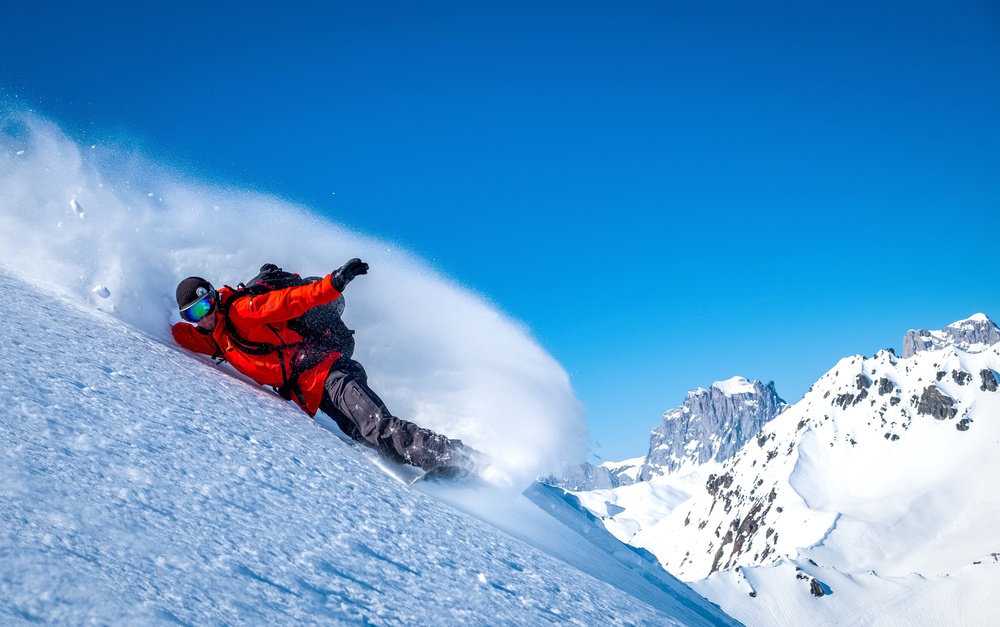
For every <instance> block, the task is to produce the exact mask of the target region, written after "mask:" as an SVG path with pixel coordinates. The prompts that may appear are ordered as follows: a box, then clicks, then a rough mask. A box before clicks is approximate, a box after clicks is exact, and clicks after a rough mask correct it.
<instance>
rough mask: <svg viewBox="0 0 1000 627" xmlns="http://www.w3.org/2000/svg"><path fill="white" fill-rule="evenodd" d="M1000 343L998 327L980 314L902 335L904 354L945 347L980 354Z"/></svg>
mask: <svg viewBox="0 0 1000 627" xmlns="http://www.w3.org/2000/svg"><path fill="white" fill-rule="evenodd" d="M997 342H1000V328H997V325H996V323H994V322H993V321H992V320H990V319H989V318H987V317H986V316H985V315H983V314H976V315H974V316H972V317H970V318H967V319H965V320H959V321H958V322H955V323H952V324H949V325H948V326H946V327H945V328H943V329H941V330H940V331H927V330H926V329H917V330H911V331H909V332H908V333H907V334H906V337H904V338H903V357H904V358H906V357H912V356H913V355H916V354H917V353H919V352H920V351H926V350H940V349H942V348H945V347H947V346H954V347H955V348H957V349H959V350H961V351H964V352H966V353H981V352H982V351H984V350H986V349H987V348H989V347H990V346H993V345H994V344H996V343H997Z"/></svg>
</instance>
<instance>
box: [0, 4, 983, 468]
mask: <svg viewBox="0 0 1000 627" xmlns="http://www.w3.org/2000/svg"><path fill="white" fill-rule="evenodd" d="M205 5H211V6H205ZM3 13H4V17H3V20H2V23H0V90H2V92H3V97H4V99H5V100H7V101H13V102H16V103H19V104H20V105H21V106H30V107H32V108H35V109H37V110H38V111H39V112H41V113H42V114H43V115H46V116H49V117H51V118H53V119H55V120H56V121H58V122H59V123H60V124H62V125H63V127H64V128H65V129H66V130H67V131H68V132H70V133H71V134H73V135H75V136H76V137H79V138H80V139H81V140H82V141H94V142H97V141H115V142H123V143H129V144H134V145H135V146H136V147H137V148H138V149H141V150H142V151H143V152H145V153H147V154H149V155H151V156H154V157H155V158H158V159H159V160H161V161H164V162H167V163H169V164H171V165H173V166H175V167H177V168H179V169H181V170H184V171H186V172H190V173H192V174H194V175H195V176H198V177H200V178H205V179H208V180H213V181H220V182H225V183H233V184H237V185H240V186H244V187H251V188H256V189H260V190H263V191H267V192H271V193H275V194H278V195H280V196H283V197H286V198H289V199H291V200H294V201H297V202H301V203H302V204H304V205H306V206H308V207H310V208H312V209H313V210H314V211H316V212H318V213H321V214H323V215H327V216H329V217H330V218H332V219H333V220H335V221H338V222H341V223H344V224H346V225H348V226H350V227H352V228H354V229H356V230H360V231H363V232H366V233H370V234H373V235H376V236H380V237H383V238H386V239H389V240H393V241H395V242H398V243H399V244H401V245H403V246H405V247H407V248H409V249H411V250H413V251H414V252H416V253H417V254H419V255H421V256H422V257H424V258H426V259H428V260H430V261H431V262H432V263H433V264H434V265H435V266H436V267H437V268H439V269H440V270H441V271H443V272H444V273H446V274H448V275H451V276H453V277H455V278H456V279H457V280H458V281H460V282H461V283H463V284H465V285H467V286H469V287H470V288H472V289H474V290H476V291H477V292H479V293H481V294H483V295H485V296H486V297H488V298H489V299H491V300H492V301H494V302H495V303H496V304H497V305H498V306H499V307H501V308H502V309H504V310H505V311H507V312H508V313H510V314H511V315H512V316H513V317H515V318H517V319H519V320H522V321H523V322H524V323H525V324H526V325H527V326H528V327H529V328H530V329H531V331H532V333H533V334H534V335H535V336H536V337H537V338H538V340H539V341H540V342H541V343H542V344H543V345H544V346H545V347H546V348H547V349H548V350H549V351H550V352H551V353H552V354H553V355H554V356H555V357H556V358H557V359H559V360H560V362H561V363H562V364H563V365H564V366H565V368H566V370H567V371H568V372H569V373H570V375H571V377H572V380H573V383H574V387H575V389H576V392H577V395H578V397H579V398H580V399H581V400H582V401H583V402H584V403H585V405H586V407H587V413H588V419H589V424H590V431H591V438H592V439H593V440H594V441H595V446H594V452H595V453H596V454H597V455H599V456H601V457H603V458H606V459H620V458H625V457H632V456H638V455H641V454H643V453H645V451H646V447H647V444H648V431H649V430H650V429H652V428H653V427H654V426H655V425H656V424H657V423H658V421H659V418H660V414H661V413H662V412H663V411H665V410H667V409H669V408H672V407H676V406H678V405H679V404H680V403H681V402H682V401H683V398H684V394H685V392H686V391H687V390H689V389H691V388H694V387H698V386H702V387H705V386H708V385H709V384H711V383H712V382H713V381H715V380H720V379H726V378H729V377H731V376H734V375H742V376H746V377H749V378H760V379H763V380H765V381H766V380H774V381H775V382H776V385H777V389H778V392H779V393H780V394H781V395H782V396H783V397H784V398H785V399H786V400H789V401H795V400H798V398H799V397H801V395H802V394H803V393H804V392H805V391H806V389H807V388H808V387H809V385H810V384H811V383H812V382H814V381H815V380H816V379H818V378H819V377H820V376H821V375H822V374H823V373H824V372H825V371H826V370H827V369H828V368H830V367H832V366H833V364H834V363H836V361H837V360H838V359H839V358H841V357H843V356H846V355H849V354H854V353H861V354H866V355H870V354H873V353H874V352H875V351H876V350H878V349H881V348H886V347H889V346H893V347H896V349H897V352H898V350H899V348H900V345H901V340H902V336H903V334H905V332H906V331H907V330H908V329H910V328H917V327H923V328H940V327H941V326H944V325H946V324H948V323H950V322H953V321H955V320H958V319H961V318H964V317H966V316H968V315H971V314H973V313H976V312H980V311H981V312H983V313H986V314H988V315H990V316H991V317H993V318H994V319H997V318H1000V285H998V281H997V268H998V263H997V255H998V253H997V246H996V243H997V240H998V226H1000V218H998V217H997V216H998V210H1000V115H998V112H1000V8H998V7H997V5H996V4H995V3H992V2H989V1H988V0H959V1H956V2H952V3H948V4H947V5H942V4H940V3H931V2H874V3H872V2H854V1H848V2H841V3H835V6H834V4H833V3H803V2H792V1H788V2H761V3H753V4H752V5H749V4H748V3H745V2H684V3H673V2H630V3H622V2H616V3H611V2H603V3H602V2H545V3H539V2H504V3H493V5H491V4H488V3H470V2H454V3H443V2H430V3H409V2H364V3H343V2H324V3H307V2H291V3H261V2H240V3H235V2H231V3H230V2H215V3H186V2H178V3H170V6H169V8H168V7H167V6H161V7H151V6H144V5H142V6H140V4H139V3H101V2H95V3H87V4H86V5H84V4H82V3H57V2H45V1H40V2H30V3H28V2H21V3H14V5H13V6H6V7H5V8H4V11H3ZM343 256H344V257H345V258H346V257H349V256H351V253H350V251H344V254H343ZM597 443H600V446H599V447H598V446H597Z"/></svg>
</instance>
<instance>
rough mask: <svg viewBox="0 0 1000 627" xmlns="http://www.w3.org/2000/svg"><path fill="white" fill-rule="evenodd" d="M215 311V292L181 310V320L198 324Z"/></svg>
mask: <svg viewBox="0 0 1000 627" xmlns="http://www.w3.org/2000/svg"><path fill="white" fill-rule="evenodd" d="M213 311H215V292H211V293H210V294H207V295H205V296H204V297H202V298H200V299H198V300H196V301H194V302H193V303H191V304H190V305H188V306H187V307H185V308H184V309H181V318H184V319H185V320H187V321H188V322H193V323H195V324H197V323H198V321H199V320H201V319H202V318H204V317H205V316H207V315H208V314H210V313H212V312H213Z"/></svg>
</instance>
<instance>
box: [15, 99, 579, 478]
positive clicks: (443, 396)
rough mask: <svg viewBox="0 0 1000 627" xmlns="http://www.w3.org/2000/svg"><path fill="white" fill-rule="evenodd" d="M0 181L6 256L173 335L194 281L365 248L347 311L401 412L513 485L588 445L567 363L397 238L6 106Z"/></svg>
mask: <svg viewBox="0 0 1000 627" xmlns="http://www.w3.org/2000/svg"><path fill="white" fill-rule="evenodd" d="M18 153H22V154H20V155H19V154H18ZM0 190H2V193H0V264H2V265H4V266H6V267H8V268H12V269H17V270H20V271H22V272H25V273H26V274H28V275H30V276H32V277H35V278H36V279H39V280H41V281H44V282H46V283H47V284H48V286H49V287H50V288H51V289H56V290H58V291H59V292H60V293H62V294H64V295H66V296H67V297H69V298H72V299H73V300H75V301H76V302H79V303H85V304H88V305H90V306H92V307H95V308H97V309H99V310H100V311H104V312H107V313H110V314H111V315H113V316H114V317H116V318H118V319H120V320H122V321H123V322H126V323H128V324H129V325H131V326H132V327H134V328H136V329H139V330H141V331H143V332H145V333H146V334H148V335H150V336H151V337H154V338H158V339H162V340H164V341H168V340H169V338H170V335H169V323H170V322H172V321H174V322H176V321H177V320H179V318H178V317H177V313H176V309H177V307H176V303H175V302H174V289H175V287H176V285H177V283H178V282H179V281H180V280H181V279H182V278H184V277H186V276H189V275H197V276H202V277H205V278H208V279H209V280H211V281H213V282H214V283H216V284H224V283H225V284H229V285H236V284H237V283H239V282H241V281H247V280H248V279H250V278H251V277H253V276H254V275H256V274H257V271H258V269H259V268H260V266H261V265H262V264H264V263H267V262H274V263H277V264H278V265H280V266H282V267H283V268H285V269H287V270H292V271H295V272H299V273H301V274H303V275H304V276H308V275H325V274H327V273H329V272H330V271H332V270H334V269H336V268H338V267H340V266H341V265H342V264H343V263H344V262H345V261H346V260H347V259H349V258H351V257H361V258H363V259H364V260H365V261H367V262H368V263H369V264H370V265H371V271H370V272H369V274H368V275H366V276H364V277H361V278H359V279H357V280H356V281H354V282H353V283H351V285H350V287H349V288H348V289H347V291H346V292H347V293H346V294H345V298H346V301H347V310H346V313H345V314H344V319H345V321H346V322H347V324H348V326H350V327H352V328H354V329H356V331H357V335H356V336H355V337H356V338H357V353H356V358H357V359H358V360H359V361H360V362H361V363H363V364H364V366H365V368H366V370H367V371H368V374H369V377H370V380H371V383H372V387H373V388H374V389H375V390H376V392H378V394H379V395H380V396H381V397H382V398H383V400H385V402H386V404H387V405H388V407H389V408H390V409H391V410H392V411H393V413H395V414H396V415H398V416H400V417H402V418H405V419H408V420H412V421H414V422H417V423H418V424H420V425H421V426H425V427H428V428H431V429H434V430H435V431H438V432H441V433H444V434H447V435H449V436H451V437H457V438H461V439H462V440H464V441H466V442H468V443H469V444H471V445H473V446H475V447H477V448H479V449H481V450H484V451H485V452H486V453H489V454H490V455H492V456H493V457H494V458H495V459H497V460H499V461H500V463H501V464H502V465H503V468H501V469H500V470H501V471H502V474H504V475H506V477H507V480H508V481H509V482H510V483H511V484H512V485H515V484H516V485H520V486H521V487H524V486H526V485H528V484H529V483H530V482H531V481H532V480H533V479H534V478H535V477H538V476H543V475H547V474H556V473H558V472H560V471H561V469H562V468H563V466H564V465H565V464H568V463H577V462H579V461H581V460H582V459H583V458H584V456H585V453H586V446H587V428H586V420H585V417H584V413H583V409H582V406H581V405H580V403H579V402H578V401H577V400H576V398H575V397H574V395H573V390H572V387H571V385H570V381H569V376H568V375H567V374H566V372H565V370H564V369H563V368H562V366H561V365H560V364H559V363H558V362H556V360H555V359H553V358H552V357H551V356H550V355H549V354H548V353H547V352H546V351H545V350H544V349H542V348H541V347H540V346H539V345H538V343H537V342H536V341H535V340H534V339H533V338H532V337H531V336H530V334H529V333H528V332H527V330H526V329H525V328H523V326H522V325H520V324H519V323H517V322H515V321H513V320H511V319H510V318H508V317H507V316H505V315H504V314H503V313H502V312H501V311H499V310H498V309H497V307H496V306H494V305H492V304H490V303H489V302H487V301H486V300H485V299H483V298H482V297H480V296H477V295H476V294H473V293H471V292H469V291H468V290H466V289H464V288H462V287H461V286H458V285H456V284H455V283H454V282H452V281H450V280H449V279H447V278H445V277H443V276H441V275H440V274H438V273H437V272H435V271H434V270H433V269H431V268H429V267H428V266H427V265H426V264H425V263H424V262H422V261H420V260H419V259H416V258H414V257H413V256H412V255H410V254H408V253H406V252H405V251H402V250H400V249H399V247H397V246H395V245H393V244H391V243H387V242H382V241H378V240H376V239H373V238H371V237H367V236H363V235H359V234H357V233H352V232H350V231H347V230H345V229H343V228H340V227H338V226H336V225H334V224H332V223H330V222H328V221H325V220H321V219H320V218H318V217H316V216H314V215H311V214H309V213H307V212H306V211H305V210H304V209H302V208H301V207H298V206H295V205H292V204H290V203H287V202H284V201H282V200H279V199H277V198H273V197H268V196H264V195H261V194H255V193H251V192H247V191H243V190H237V189H230V188H224V187H220V186H216V185H210V184H206V183H203V182H200V181H196V180H191V179H189V178H186V177H184V176H183V175H181V174H179V173H177V172H172V171H170V170H167V169H165V168H163V167H162V166H159V165H157V164H155V163H152V162H150V161H149V160H146V159H144V158H142V157H141V156H139V155H137V154H135V153H134V152H131V151H127V150H125V149H119V148H117V147H115V146H100V145H97V146H92V145H86V146H81V145H80V144H78V143H76V142H74V141H73V140H72V139H70V138H69V137H67V136H66V135H65V134H64V133H62V132H61V131H60V130H59V129H58V128H57V127H56V126H55V125H53V124H51V123H49V122H47V121H45V120H43V119H40V118H38V117H36V116H33V115H30V114H24V113H10V112H0ZM84 216H85V217H86V219H81V218H83V217H84ZM95 286H98V287H95Z"/></svg>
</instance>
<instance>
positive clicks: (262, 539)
mask: <svg viewBox="0 0 1000 627" xmlns="http://www.w3.org/2000/svg"><path fill="white" fill-rule="evenodd" d="M0 293H2V294H4V304H5V323H4V324H3V325H2V326H0V347H2V353H0V357H2V358H0V424H2V429H0V455H2V456H3V459H2V461H0V564H2V568H0V624H4V625H19V624H30V623H37V622H43V623H49V624H87V623H97V624H187V625H195V624H197V625H213V624H261V625H262V624H292V623H294V624H316V623H330V622H337V623H365V624H380V625H392V624H490V625H522V624H548V623H562V622H573V623H577V624H591V625H603V624H648V625H654V624H655V625H681V624H687V625H701V624H704V625H708V624H735V623H733V622H732V621H731V620H730V619H728V618H727V617H726V616H725V615H724V614H723V613H722V612H721V611H719V610H718V608H716V607H714V606H712V605H710V604H709V603H707V602H706V601H705V600H704V599H702V598H701V597H699V596H697V595H696V594H694V593H693V592H692V591H691V590H690V589H689V588H687V587H686V586H684V585H683V584H681V583H680V582H678V581H677V580H676V579H674V578H673V577H671V576H670V575H668V574H666V572H665V571H663V570H662V569H660V567H659V566H658V565H657V564H656V562H655V560H654V559H653V558H652V557H651V556H644V555H643V554H641V553H636V552H634V551H633V550H631V549H628V548H626V547H625V546H623V545H622V544H620V543H619V542H618V541H617V540H615V539H614V538H613V537H611V536H610V535H609V534H607V533H606V532H605V531H604V530H603V529H602V528H601V527H600V525H599V524H596V523H595V521H594V520H593V518H592V517H590V516H589V515H588V514H587V513H586V511H585V510H584V509H583V508H582V506H580V505H579V504H578V503H575V502H573V501H572V500H570V501H569V502H567V500H566V499H565V498H564V493H563V492H562V491H560V490H556V489H553V488H548V487H545V486H541V485H538V484H535V485H534V487H533V488H531V489H529V491H528V492H527V496H522V495H520V494H518V493H517V492H514V491H509V490H507V491H504V490H496V489H494V490H479V491H466V492H463V491H461V490H450V491H445V492H443V493H442V492H441V491H440V488H437V490H438V494H437V497H438V499H435V498H431V497H430V496H428V495H426V494H424V493H421V492H418V491H415V490H413V489H410V488H408V487H406V486H405V485H404V484H403V483H401V482H400V481H399V480H398V479H396V478H395V477H394V476H393V475H391V474H389V473H386V472H384V471H383V470H381V469H380V468H379V466H378V465H377V464H375V463H373V460H372V459H371V458H370V455H369V454H368V452H367V450H364V449H360V448H359V447H357V446H355V445H353V444H351V443H348V442H345V441H344V440H343V439H341V438H338V437H336V436H335V435H334V434H333V433H330V432H329V431H327V430H325V429H324V428H323V427H321V426H320V425H319V424H318V423H316V422H314V421H311V420H309V419H308V417H306V415H305V414H303V413H302V412H301V411H299V410H298V409H297V408H295V407H294V406H293V405H291V404H290V403H287V402H285V401H284V400H282V399H280V398H279V397H277V396H275V395H274V394H272V393H270V392H266V391H265V390H264V389H262V388H260V387H257V386H254V385H251V384H247V383H245V382H244V381H242V380H240V379H237V378H234V377H231V376H228V375H227V374H226V373H224V372H221V371H220V370H219V369H217V368H216V367H214V366H212V365H210V364H209V363H206V362H205V361H204V360H201V359H199V358H195V357H192V356H190V355H188V354H185V353H183V352H182V351H180V350H178V349H175V348H174V347H171V346H169V345H166V344H164V343H161V342H159V341H158V340H156V339H154V338H150V337H149V336H147V335H146V334H144V333H142V332H140V331H138V330H136V329H134V328H132V327H131V326H129V325H127V324H124V323H122V322H121V321H118V320H115V319H114V318H112V317H110V316H107V315H104V314H101V313H98V312H95V311H93V310H87V309H84V308H83V307H79V306H76V305H73V304H72V303H68V302H65V301H64V300H62V299H61V298H59V297H57V296H54V295H52V294H46V293H44V292H42V291H39V290H37V289H35V288H34V287H32V286H30V285H28V284H27V283H26V280H25V279H24V278H23V277H14V276H12V275H10V274H9V273H8V271H6V270H3V269H0ZM427 489H429V490H430V491H431V492H433V491H434V490H435V488H434V487H433V486H429V487H428V488H427ZM446 502H447V503H451V504H452V505H453V506H455V507H457V508H458V509H455V508H453V507H452V506H449V505H447V504H446ZM463 512H465V513H463ZM469 513H472V514H475V515H476V516H475V517H474V516H471V515H469ZM480 519H484V520H487V521H489V524H487V523H486V522H483V520H480ZM501 530H502V531H501Z"/></svg>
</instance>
